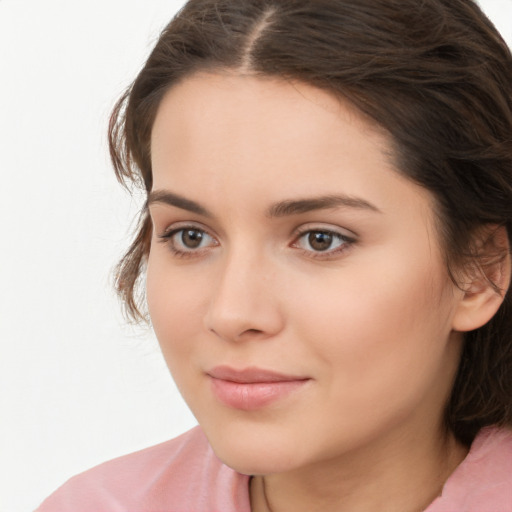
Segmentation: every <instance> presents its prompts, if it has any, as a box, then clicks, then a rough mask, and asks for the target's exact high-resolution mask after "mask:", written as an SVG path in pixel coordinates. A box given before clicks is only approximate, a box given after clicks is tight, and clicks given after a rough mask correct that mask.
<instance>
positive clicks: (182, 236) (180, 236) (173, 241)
mask: <svg viewBox="0 0 512 512" xmlns="http://www.w3.org/2000/svg"><path fill="white" fill-rule="evenodd" d="M159 238H160V239H161V241H162V242H164V243H166V244H168V246H169V248H170V249H171V251H172V252H173V253H174V254H175V255H177V256H187V255H193V254H195V253H198V252H200V251H201V250H202V249H206V248H208V247H213V246H216V245H218V242H217V241H216V240H215V239H214V238H213V237H212V236H211V235H209V234H208V233H207V232H206V231H204V230H203V229H199V228H197V227H194V226H186V227H180V228H176V229H171V230H169V231H167V232H165V233H164V234H162V235H160V237H159Z"/></svg>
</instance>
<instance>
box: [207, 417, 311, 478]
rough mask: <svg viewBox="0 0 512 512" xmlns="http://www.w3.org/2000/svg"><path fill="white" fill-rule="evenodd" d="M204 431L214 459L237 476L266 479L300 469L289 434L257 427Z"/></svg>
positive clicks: (291, 437) (298, 456) (296, 453)
mask: <svg viewBox="0 0 512 512" xmlns="http://www.w3.org/2000/svg"><path fill="white" fill-rule="evenodd" d="M232 426H233V425H232ZM204 431H205V434H206V437H207V438H208V441H209V442H210V445H211V446H212V448H213V451H214V452H215V455H216V456H217V457H218V458H219V459H220V460H221V461H222V462H223V463H224V464H226V466H229V467H230V468H232V469H234V470H235V471H237V472H238V473H242V474H244V475H268V474H272V473H282V472H286V471H290V470H292V469H295V468H297V467H299V466H301V461H300V460H299V459H300V454H299V453H298V450H297V442H296V440H294V438H293V436H290V435H289V433H288V434H287V433H286V432H269V429H268V428H261V427H260V428H257V427H256V428H247V427H246V428H243V427H242V428H238V429H237V428H235V429H233V428H228V429H224V430H223V431H222V432H211V431H208V429H204Z"/></svg>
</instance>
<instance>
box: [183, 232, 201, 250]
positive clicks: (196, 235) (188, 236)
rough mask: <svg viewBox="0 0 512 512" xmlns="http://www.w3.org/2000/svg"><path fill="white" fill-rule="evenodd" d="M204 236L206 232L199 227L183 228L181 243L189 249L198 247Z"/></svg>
mask: <svg viewBox="0 0 512 512" xmlns="http://www.w3.org/2000/svg"><path fill="white" fill-rule="evenodd" d="M203 238H204V233H203V232H202V231H199V230H198V229H183V230H182V231H181V243H182V244H183V246H184V247H186V248H187V249H197V248H198V247H199V246H200V245H201V242H202V241H203Z"/></svg>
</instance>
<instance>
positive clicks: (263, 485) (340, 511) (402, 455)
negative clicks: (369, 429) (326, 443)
mask: <svg viewBox="0 0 512 512" xmlns="http://www.w3.org/2000/svg"><path fill="white" fill-rule="evenodd" d="M439 430H440V429H439ZM419 439H421V435H420V436H419V437H416V436H414V438H408V437H404V436H400V435H394V436H389V437H387V438H386V439H383V440H380V441H379V442H378V443H370V444H369V445H367V446H365V447H364V448H362V449H359V450H354V453H350V454H344V455H343V456H342V457H337V458H335V459H329V460H324V461H322V462H319V463H316V464H313V465H310V466H308V467H304V468H300V469H299V470H295V471H290V472H287V473H283V474H273V475H266V476H255V477H253V478H252V480H251V489H250V491H251V509H252V511H253V512H287V511H290V510H293V511H295V512H302V511H304V512H305V511H308V512H314V511H322V512H373V511H375V512H377V511H378V512H387V511H389V512H396V511H397V510H400V511H404V512H420V511H422V510H424V509H425V508H426V507H427V506H428V505H429V504H430V503H431V502H432V501H433V500H434V499H435V498H436V497H437V496H439V495H440V493H441V491H442V487H443V485H444V483H445V482H446V480H447V479H448V477H449V476H450V474H451V473H452V472H453V471H454V469H455V468H456V467H457V466H458V465H459V464H460V462H461V461H462V460H463V458H464V457H465V456H466V454H467V449H466V448H465V447H463V446H462V445H460V444H459V443H457V441H456V440H455V439H454V437H453V436H452V435H451V434H443V435H439V434H438V435H437V436H431V438H430V439H425V438H423V440H424V442H418V441H419Z"/></svg>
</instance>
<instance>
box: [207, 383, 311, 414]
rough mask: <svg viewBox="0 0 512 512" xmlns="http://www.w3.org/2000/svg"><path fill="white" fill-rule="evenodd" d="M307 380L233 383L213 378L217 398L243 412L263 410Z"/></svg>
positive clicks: (298, 387) (213, 387)
mask: <svg viewBox="0 0 512 512" xmlns="http://www.w3.org/2000/svg"><path fill="white" fill-rule="evenodd" d="M306 382H307V379H306V380H290V381H288V380H286V381H278V382H251V383H244V382H232V381H228V380H222V379H215V378H211V383H212V389H213V393H214V394H215V396H216V397H217V398H218V399H219V400H220V401H221V402H222V403H224V404H225V405H227V406H229V407H233V408H234V409H241V410H243V411H253V410H256V409H261V408H262V407H265V406H266V405H270V404H271V403H273V402H276V401H278V400H281V399H283V398H285V397H287V396H288V395H290V394H291V393H293V392H294V391H297V390H298V389H300V388H301V387H302V386H304V385H305V384H306Z"/></svg>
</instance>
